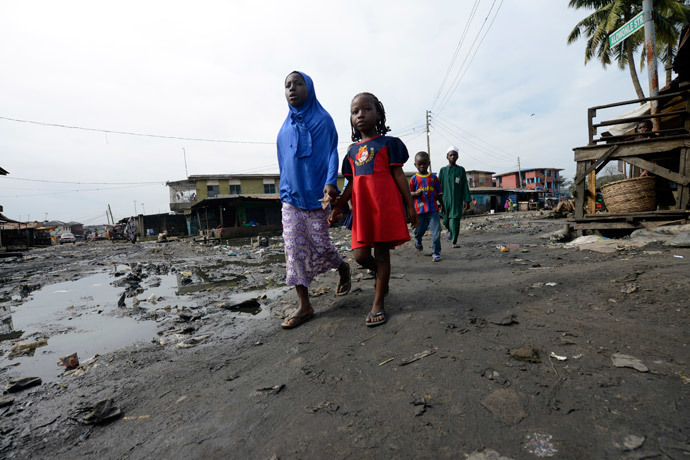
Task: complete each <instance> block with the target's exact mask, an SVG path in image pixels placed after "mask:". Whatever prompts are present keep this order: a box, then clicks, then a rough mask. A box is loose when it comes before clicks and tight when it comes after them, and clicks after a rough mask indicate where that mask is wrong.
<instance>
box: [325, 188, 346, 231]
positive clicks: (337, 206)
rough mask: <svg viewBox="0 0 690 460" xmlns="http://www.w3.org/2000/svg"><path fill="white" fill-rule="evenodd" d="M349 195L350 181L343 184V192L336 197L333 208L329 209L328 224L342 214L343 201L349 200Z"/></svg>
mask: <svg viewBox="0 0 690 460" xmlns="http://www.w3.org/2000/svg"><path fill="white" fill-rule="evenodd" d="M351 197H352V181H350V182H348V183H347V185H346V186H345V190H343V193H342V194H341V195H340V197H339V198H338V201H336V203H335V206H333V210H331V215H330V216H328V223H329V224H332V223H333V222H336V221H337V220H338V219H339V218H340V216H341V215H342V214H343V206H345V203H347V202H348V201H350V198H351Z"/></svg>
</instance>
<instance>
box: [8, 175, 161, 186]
mask: <svg viewBox="0 0 690 460" xmlns="http://www.w3.org/2000/svg"><path fill="white" fill-rule="evenodd" d="M0 179H3V180H5V179H9V180H21V181H27V182H44V183H49V184H76V185H150V184H163V185H165V181H155V182H75V181H59V180H44V179H25V178H22V177H7V176H2V177H0Z"/></svg>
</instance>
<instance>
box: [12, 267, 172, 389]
mask: <svg viewBox="0 0 690 460" xmlns="http://www.w3.org/2000/svg"><path fill="white" fill-rule="evenodd" d="M159 278H160V279H161V285H160V286H158V287H155V288H148V289H146V291H144V293H143V294H142V295H141V296H140V297H144V296H145V295H146V296H150V295H151V294H155V295H157V296H163V297H165V298H166V299H169V298H170V296H171V293H174V292H175V289H176V288H177V280H176V277H175V276H174V275H162V276H159ZM113 280H114V278H113V276H112V275H111V274H110V273H99V274H96V275H92V276H88V277H86V278H82V279H79V280H76V281H68V282H64V283H57V284H52V285H48V286H45V287H44V288H42V289H41V290H39V291H35V292H33V293H32V294H31V296H30V299H29V300H28V301H26V302H24V303H23V304H21V305H19V306H16V307H12V316H11V317H10V320H9V321H10V324H11V327H12V328H13V329H14V331H24V334H23V336H22V337H25V338H26V340H20V341H21V342H32V341H35V340H38V339H39V338H42V337H41V336H40V335H36V336H32V334H34V333H39V334H42V333H45V334H46V335H48V336H49V337H48V345H47V346H45V347H40V348H37V349H36V352H35V354H34V356H17V357H14V358H13V359H9V358H7V357H6V356H3V357H1V358H0V367H4V366H7V365H9V364H15V363H20V365H19V366H16V367H12V368H10V371H9V372H11V373H13V374H21V375H22V376H32V377H33V376H36V377H41V378H42V379H44V380H46V381H50V380H55V379H56V378H57V377H58V376H59V375H60V374H61V373H62V372H63V371H64V368H61V367H59V366H58V365H57V361H58V359H59V358H60V357H61V356H65V355H69V354H71V353H74V352H76V353H77V354H78V355H79V359H80V360H81V361H85V360H87V359H88V358H90V357H92V356H93V355H95V354H96V353H98V354H104V353H108V352H111V351H114V350H118V349H120V348H123V347H126V346H129V345H131V344H134V343H139V342H148V341H149V340H151V339H152V338H154V337H156V323H155V321H138V320H136V319H134V318H130V317H116V316H113V315H114V314H118V313H119V312H120V309H119V308H118V307H117V300H118V298H119V295H120V294H121V293H122V291H123V290H124V289H123V288H121V287H114V286H111V284H110V283H111V282H112V281H113ZM142 285H143V286H144V287H145V286H146V283H145V282H144V283H142ZM171 300H172V299H171ZM128 301H129V302H128V304H129V303H130V302H131V299H128ZM141 306H142V307H145V308H156V307H154V306H153V305H152V304H150V303H149V302H142V303H141ZM98 311H101V313H98ZM4 321H7V318H6V319H5V320H4Z"/></svg>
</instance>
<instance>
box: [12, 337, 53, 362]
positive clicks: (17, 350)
mask: <svg viewBox="0 0 690 460" xmlns="http://www.w3.org/2000/svg"><path fill="white" fill-rule="evenodd" d="M46 345H48V341H47V340H37V341H36V342H22V343H16V344H14V345H12V349H10V354H9V355H7V357H8V358H12V357H14V356H19V355H27V356H33V355H34V353H36V348H38V347H45V346H46Z"/></svg>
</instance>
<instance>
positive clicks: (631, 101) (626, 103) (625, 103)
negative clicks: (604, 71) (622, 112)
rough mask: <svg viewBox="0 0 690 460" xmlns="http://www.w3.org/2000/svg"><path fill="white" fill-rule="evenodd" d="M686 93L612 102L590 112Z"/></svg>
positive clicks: (680, 93) (679, 93) (684, 93)
mask: <svg viewBox="0 0 690 460" xmlns="http://www.w3.org/2000/svg"><path fill="white" fill-rule="evenodd" d="M687 93H688V92H687V91H677V92H675V93H667V94H660V95H658V96H652V97H644V98H642V99H631V100H629V101H621V102H613V103H611V104H606V105H598V106H596V107H592V109H590V110H599V109H608V108H610V107H619V106H621V105H630V104H641V103H643V102H647V101H655V100H659V99H666V98H669V99H670V98H673V97H676V96H684V95H686V94H687Z"/></svg>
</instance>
